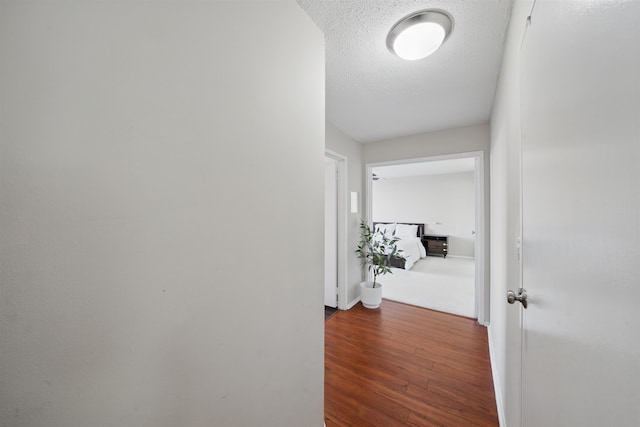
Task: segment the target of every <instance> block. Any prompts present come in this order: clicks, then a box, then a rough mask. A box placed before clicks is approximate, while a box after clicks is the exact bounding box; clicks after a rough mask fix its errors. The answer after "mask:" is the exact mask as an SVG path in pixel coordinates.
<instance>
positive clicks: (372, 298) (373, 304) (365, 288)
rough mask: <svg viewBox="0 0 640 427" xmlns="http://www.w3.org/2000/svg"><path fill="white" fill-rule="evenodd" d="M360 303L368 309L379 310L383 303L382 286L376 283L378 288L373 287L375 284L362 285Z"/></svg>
mask: <svg viewBox="0 0 640 427" xmlns="http://www.w3.org/2000/svg"><path fill="white" fill-rule="evenodd" d="M360 302H362V305H364V306H365V307H366V308H378V307H380V304H381V303H382V285H381V284H380V282H376V287H375V288H374V287H373V282H362V283H360Z"/></svg>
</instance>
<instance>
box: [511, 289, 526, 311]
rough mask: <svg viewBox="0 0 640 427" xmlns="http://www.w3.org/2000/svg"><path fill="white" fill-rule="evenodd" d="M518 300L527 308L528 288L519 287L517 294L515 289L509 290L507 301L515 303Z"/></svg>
mask: <svg viewBox="0 0 640 427" xmlns="http://www.w3.org/2000/svg"><path fill="white" fill-rule="evenodd" d="M516 301H520V303H522V306H523V307H524V308H527V290H526V289H523V288H520V289H518V293H517V294H516V293H515V292H513V291H507V302H508V303H509V304H513V303H515V302H516Z"/></svg>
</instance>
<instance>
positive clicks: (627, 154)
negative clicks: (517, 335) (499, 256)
mask: <svg viewBox="0 0 640 427" xmlns="http://www.w3.org/2000/svg"><path fill="white" fill-rule="evenodd" d="M521 54H522V63H521V64H522V68H521V73H522V74H521V77H522V78H521V90H522V91H521V102H522V105H521V107H522V143H523V146H522V148H523V165H522V167H523V169H522V173H523V189H522V192H523V193H522V194H523V238H524V247H523V286H524V288H525V289H526V291H527V293H528V303H529V306H528V309H526V310H524V316H523V329H524V330H523V339H524V342H523V403H522V405H523V417H522V421H523V426H525V427H538V426H545V427H546V426H569V427H572V426H580V427H587V426H594V427H596V426H597V427H602V426H614V427H626V426H639V425H640V307H639V301H640V173H639V170H640V2H638V1H628V2H622V1H617V2H614V1H595V0H591V1H570V0H563V1H548V0H538V1H537V2H536V5H535V8H534V10H533V15H532V21H531V26H530V28H529V29H528V32H527V35H526V37H525V40H524V45H523V48H522V50H521Z"/></svg>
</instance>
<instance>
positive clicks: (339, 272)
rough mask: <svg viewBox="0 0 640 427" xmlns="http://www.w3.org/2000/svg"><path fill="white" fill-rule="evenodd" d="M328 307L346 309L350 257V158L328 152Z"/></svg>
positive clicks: (325, 255)
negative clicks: (348, 200)
mask: <svg viewBox="0 0 640 427" xmlns="http://www.w3.org/2000/svg"><path fill="white" fill-rule="evenodd" d="M324 164H325V168H324V169H325V251H324V259H325V261H324V262H325V280H324V297H325V298H324V299H325V308H326V307H329V308H332V309H335V308H338V309H342V310H345V309H346V308H347V307H346V304H347V298H346V283H347V280H346V275H347V269H346V259H347V255H346V254H347V234H346V227H347V225H346V224H347V158H346V157H344V156H342V155H340V154H338V153H335V152H333V151H329V150H326V151H325V163H324Z"/></svg>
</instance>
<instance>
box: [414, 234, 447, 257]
mask: <svg viewBox="0 0 640 427" xmlns="http://www.w3.org/2000/svg"><path fill="white" fill-rule="evenodd" d="M421 240H422V245H423V246H424V248H425V249H426V250H427V255H442V256H443V257H444V258H446V257H447V253H448V252H449V236H445V235H441V234H425V235H423V236H422V237H421Z"/></svg>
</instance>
